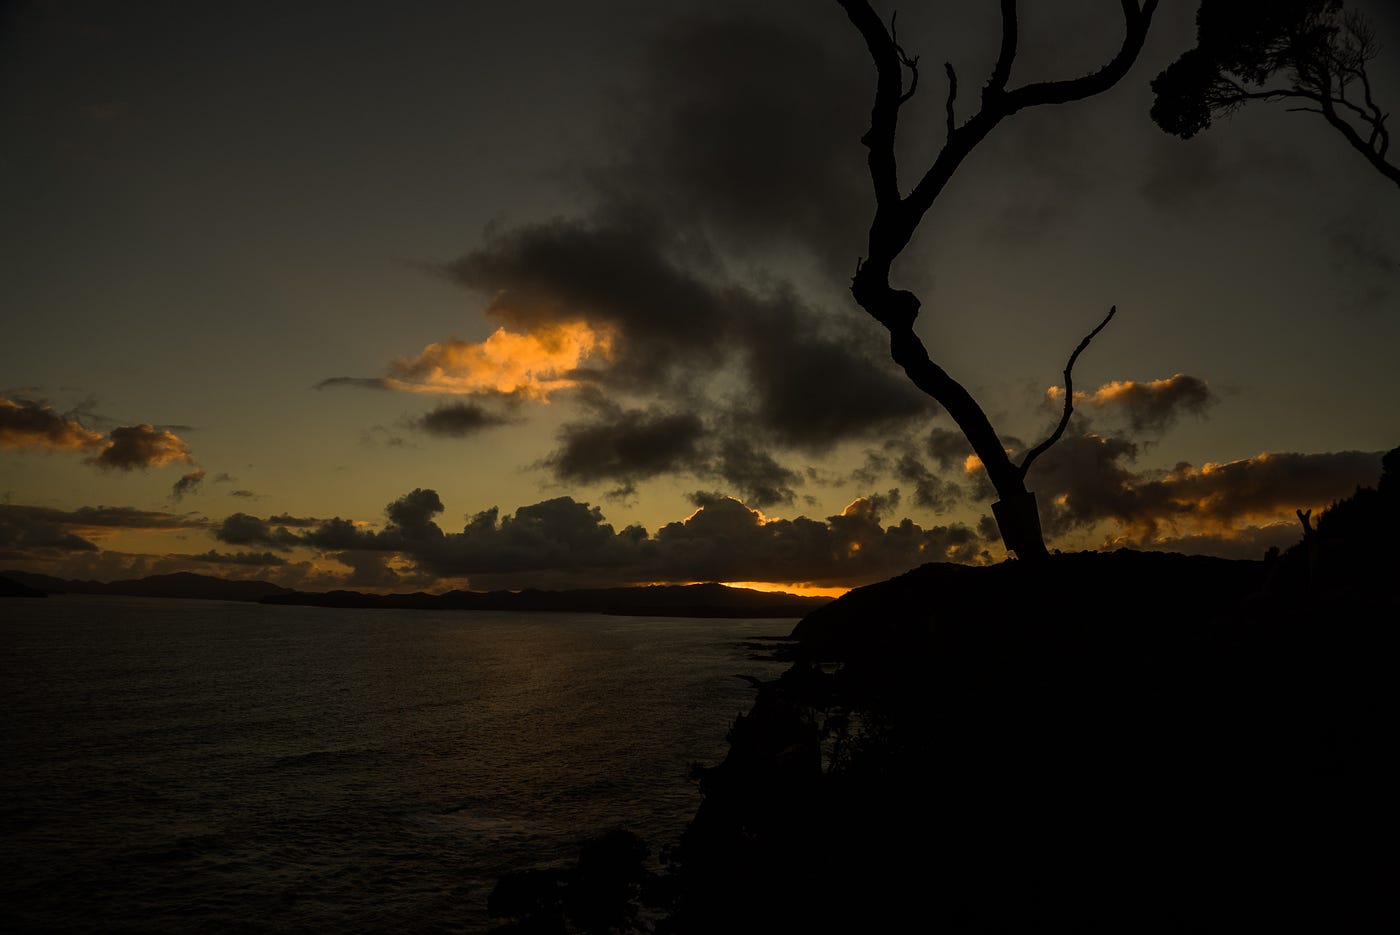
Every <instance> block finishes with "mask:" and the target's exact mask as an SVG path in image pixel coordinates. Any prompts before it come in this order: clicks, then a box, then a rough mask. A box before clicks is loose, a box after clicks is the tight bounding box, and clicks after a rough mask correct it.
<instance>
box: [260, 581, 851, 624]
mask: <svg viewBox="0 0 1400 935" xmlns="http://www.w3.org/2000/svg"><path fill="white" fill-rule="evenodd" d="M830 602H831V598H826V597H800V596H798V595H795V594H786V593H779V592H772V591H755V590H752V589H749V588H731V587H729V586H727V585H722V584H689V585H648V586H645V587H633V588H588V589H578V590H571V591H541V590H534V589H530V590H524V591H448V592H447V593H445V594H424V593H422V592H419V593H415V594H362V593H360V592H359V591H329V592H326V593H324V594H315V593H305V592H301V591H293V592H289V593H284V594H277V595H273V596H271V597H268V598H265V599H264V603H269V604H311V605H314V606H318V607H378V608H407V609H414V610H497V611H529V612H540V611H544V612H550V611H565V612H571V613H596V614H620V615H628V616H640V617H801V616H803V615H804V614H807V613H809V612H811V611H813V610H815V609H817V608H819V607H822V606H824V605H826V604H828V603H830Z"/></svg>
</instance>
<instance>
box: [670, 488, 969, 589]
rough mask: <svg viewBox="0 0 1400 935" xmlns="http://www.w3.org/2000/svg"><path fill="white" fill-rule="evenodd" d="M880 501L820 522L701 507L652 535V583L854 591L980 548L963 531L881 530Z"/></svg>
mask: <svg viewBox="0 0 1400 935" xmlns="http://www.w3.org/2000/svg"><path fill="white" fill-rule="evenodd" d="M887 502H888V501H886V500H884V499H882V498H880V497H870V498H862V499H859V500H856V501H855V502H853V503H852V504H851V505H850V506H848V507H847V508H846V509H845V510H844V511H842V512H841V513H840V514H837V515H835V516H829V517H827V519H826V521H825V522H820V521H816V520H811V519H807V518H805V517H799V518H797V519H795V520H786V519H782V520H771V521H766V522H765V521H764V520H763V518H762V517H761V516H760V515H759V514H758V513H756V512H754V511H753V510H750V509H748V508H747V507H745V506H744V505H743V504H742V503H740V502H739V501H737V500H733V499H731V498H727V497H725V498H719V499H715V500H709V501H707V502H706V503H705V504H704V505H703V506H702V507H701V508H700V509H699V510H697V511H696V512H695V513H694V514H692V515H691V516H690V517H688V518H687V519H685V520H684V521H681V522H675V523H669V524H667V525H666V526H663V527H662V528H661V529H659V530H658V531H657V533H656V537H655V543H656V546H657V553H656V557H655V561H656V563H657V566H658V570H659V571H661V572H663V574H662V575H660V580H666V579H667V578H671V579H675V578H677V577H681V578H684V577H687V576H688V577H690V578H693V579H698V580H717V581H736V580H737V581H779V582H783V581H786V582H809V583H816V584H823V585H831V586H844V585H856V584H861V583H865V582H868V581H874V580H878V579H881V578H887V577H890V576H891V575H895V574H899V573H901V572H904V571H907V570H909V569H910V568H913V567H916V566H917V565H921V564H923V563H924V562H931V561H971V560H973V559H975V558H976V557H977V556H978V554H979V553H980V552H981V551H982V549H983V547H984V543H983V542H982V540H981V538H980V537H978V536H977V534H976V533H975V532H974V531H973V530H971V529H969V528H968V527H966V526H963V525H960V524H959V525H954V526H936V527H933V528H931V529H924V528H922V527H920V526H918V525H917V524H915V523H913V522H912V521H910V520H908V519H905V520H902V521H901V522H899V523H898V524H896V525H893V526H884V525H882V519H883V516H882V513H883V510H884V509H885V507H886V504H887Z"/></svg>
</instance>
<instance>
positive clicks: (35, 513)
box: [0, 503, 207, 552]
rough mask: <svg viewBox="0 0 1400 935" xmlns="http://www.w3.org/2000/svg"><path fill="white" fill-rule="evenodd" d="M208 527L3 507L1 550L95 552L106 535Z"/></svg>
mask: <svg viewBox="0 0 1400 935" xmlns="http://www.w3.org/2000/svg"><path fill="white" fill-rule="evenodd" d="M205 525H207V522H206V521H205V520H203V519H201V518H198V517H192V516H181V515H177V514H174V513H161V512H156V511H151V510H137V509H133V508H131V507H80V508H78V509H76V510H56V509H52V508H49V507H38V506H23V505H19V504H10V503H5V504H0V548H5V549H14V550H20V551H25V550H32V551H54V550H57V551H63V552H95V551H97V549H98V547H97V545H96V544H94V543H93V542H92V541H90V540H91V539H93V538H100V537H101V535H102V534H104V533H112V532H120V531H123V530H152V529H155V530H178V529H195V528H200V527H202V526H205Z"/></svg>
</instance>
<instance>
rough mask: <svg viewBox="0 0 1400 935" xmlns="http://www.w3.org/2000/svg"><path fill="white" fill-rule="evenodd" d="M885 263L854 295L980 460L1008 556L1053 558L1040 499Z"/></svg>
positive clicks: (857, 282)
mask: <svg viewBox="0 0 1400 935" xmlns="http://www.w3.org/2000/svg"><path fill="white" fill-rule="evenodd" d="M886 269H888V267H887V266H886V265H884V264H881V265H870V264H867V265H866V266H863V267H861V269H860V270H859V271H857V273H856V275H855V278H854V279H853V280H852V282H851V293H852V295H854V296H855V299H856V302H858V303H859V304H860V306H861V308H863V309H865V310H866V312H868V313H869V314H870V316H871V317H873V318H874V319H875V320H876V321H879V322H880V323H881V324H883V325H884V326H885V327H886V328H887V329H889V332H890V356H891V357H892V358H894V361H895V363H897V364H899V365H900V366H901V367H903V368H904V372H905V373H906V374H908V376H909V379H910V380H911V381H912V382H913V384H914V385H915V386H917V387H918V388H919V389H920V390H922V391H923V392H924V393H925V394H927V395H928V396H929V397H931V398H932V399H933V400H934V401H935V402H937V403H938V404H939V405H941V406H942V407H943V408H944V409H946V410H947V411H948V415H950V416H952V418H953V421H954V422H956V423H957V426H958V428H959V429H961V430H962V433H963V435H964V436H965V437H966V438H967V440H968V442H969V443H970V444H971V445H972V450H973V452H974V453H975V454H976V455H977V457H978V458H979V459H980V460H981V462H982V466H983V468H985V469H986V471H987V477H988V478H989V479H990V480H991V482H992V487H993V488H994V489H995V490H996V492H997V496H998V497H999V498H1000V500H999V501H998V502H997V503H995V504H993V505H992V513H993V515H994V516H995V517H996V521H997V528H998V529H999V530H1000V532H1001V539H1002V542H1003V543H1004V544H1005V545H1006V548H1007V550H1008V551H1011V552H1014V553H1016V557H1017V558H1018V559H1020V560H1022V561H1027V562H1037V561H1042V560H1044V559H1046V558H1048V557H1049V554H1050V553H1049V550H1047V549H1046V547H1045V537H1044V534H1043V533H1042V532H1041V529H1040V515H1039V513H1038V512H1037V509H1036V503H1035V494H1033V493H1030V492H1029V491H1027V490H1026V483H1025V478H1024V476H1023V475H1022V472H1021V469H1020V468H1019V467H1017V466H1016V465H1015V463H1013V462H1012V460H1011V456H1010V455H1008V454H1007V453H1006V448H1005V447H1004V446H1003V445H1002V443H1001V439H1000V438H999V437H997V433H996V430H995V429H993V428H992V423H991V421H990V420H989V419H988V418H987V414H986V413H985V412H984V411H983V410H982V407H981V406H980V405H979V404H978V403H977V400H975V399H973V398H972V394H971V393H969V392H968V391H967V388H966V387H964V386H963V385H962V384H961V383H959V382H958V381H957V380H955V379H953V378H952V377H951V376H949V375H948V372H947V371H945V370H944V369H943V368H942V367H940V366H938V365H937V364H935V363H934V362H933V361H932V360H931V359H930V358H929V356H928V350H927V349H926V348H925V347H924V342H923V341H921V340H920V339H919V336H918V335H917V334H915V333H914V320H915V319H916V318H917V317H918V314H919V304H920V303H919V299H918V297H917V296H915V295H914V293H912V292H908V291H906V290H898V289H893V288H891V287H890V285H889V282H888V280H887V279H885V278H884V276H883V275H882V273H884V271H885V270H886Z"/></svg>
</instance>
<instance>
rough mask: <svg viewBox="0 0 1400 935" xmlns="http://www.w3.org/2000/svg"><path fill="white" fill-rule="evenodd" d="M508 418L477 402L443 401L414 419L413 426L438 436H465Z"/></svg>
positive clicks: (506, 420)
mask: <svg viewBox="0 0 1400 935" xmlns="http://www.w3.org/2000/svg"><path fill="white" fill-rule="evenodd" d="M510 421H511V420H510V419H508V418H506V417H505V416H503V415H500V414H498V413H495V412H492V411H490V410H489V409H487V408H486V407H484V406H482V405H481V404H479V403H474V402H463V403H444V404H443V405H441V406H438V407H437V408H436V409H432V410H430V411H428V412H426V413H424V414H423V415H421V416H419V417H418V418H416V419H413V420H411V424H412V425H413V426H414V427H415V428H419V429H422V430H423V431H424V432H427V433H428V434H429V435H437V436H438V437H440V438H467V437H469V436H472V435H476V434H477V433H479V432H481V431H483V430H485V429H489V428H494V427H495V426H498V425H508V424H509V423H510Z"/></svg>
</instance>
